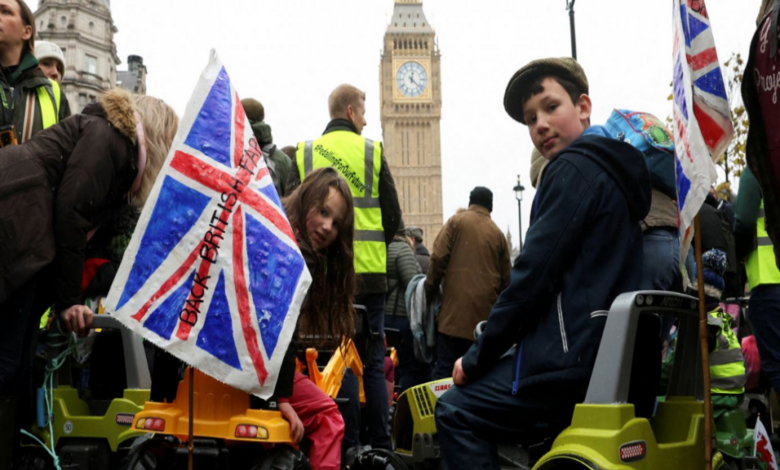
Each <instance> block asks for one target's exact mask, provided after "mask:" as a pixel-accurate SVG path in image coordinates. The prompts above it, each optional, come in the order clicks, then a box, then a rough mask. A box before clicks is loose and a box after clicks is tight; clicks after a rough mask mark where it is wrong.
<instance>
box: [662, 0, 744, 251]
mask: <svg viewBox="0 0 780 470" xmlns="http://www.w3.org/2000/svg"><path fill="white" fill-rule="evenodd" d="M673 5H674V8H673V10H674V12H673V13H674V92H673V96H674V129H673V134H674V140H675V157H676V160H677V196H678V200H677V202H678V205H679V211H680V212H679V219H680V234H681V242H682V254H683V256H682V260H684V259H685V256H684V255H685V253H686V252H687V250H688V247H689V246H690V241H691V238H692V237H693V230H691V225H692V223H693V218H694V217H695V216H696V214H697V213H698V212H699V209H700V208H701V205H702V203H703V202H704V199H705V198H706V196H707V192H708V191H709V188H710V185H711V184H712V181H713V180H714V179H715V178H716V177H717V175H716V174H715V170H714V168H713V165H712V162H713V161H715V160H717V159H718V158H719V157H720V156H721V155H722V154H723V152H724V151H725V150H726V148H727V147H728V145H729V143H730V142H731V138H732V136H733V135H734V129H733V127H732V125H731V118H730V111H729V101H728V95H727V94H726V87H725V84H724V82H723V75H722V73H721V70H720V64H719V62H718V54H717V51H716V50H715V40H714V38H713V35H712V27H711V26H710V20H709V16H708V15H707V7H706V5H705V4H704V0H673Z"/></svg>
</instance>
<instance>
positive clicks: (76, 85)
mask: <svg viewBox="0 0 780 470" xmlns="http://www.w3.org/2000/svg"><path fill="white" fill-rule="evenodd" d="M35 21H36V23H37V24H36V27H37V29H38V39H43V40H46V41H51V42H53V43H55V44H57V45H58V46H60V47H61V48H62V52H63V53H64V54H65V62H66V64H65V76H64V77H63V80H62V90H63V92H64V93H65V96H67V98H68V103H70V109H71V111H72V112H73V113H79V112H81V110H82V109H84V106H86V105H87V104H88V103H90V102H92V101H95V100H96V99H97V96H98V95H99V94H100V92H101V91H103V90H108V89H109V88H113V87H114V86H115V84H116V66H117V65H119V63H120V60H119V57H118V56H117V54H116V45H115V44H114V33H116V32H117V28H116V26H114V21H113V20H112V19H111V9H110V4H109V0H41V1H40V2H38V11H36V12H35Z"/></svg>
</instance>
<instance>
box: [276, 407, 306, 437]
mask: <svg viewBox="0 0 780 470" xmlns="http://www.w3.org/2000/svg"><path fill="white" fill-rule="evenodd" d="M278 406H279V412H280V413H282V416H284V419H286V420H287V421H288V422H289V423H290V437H292V440H293V442H295V443H296V444H300V443H301V441H302V440H303V423H302V422H301V419H300V418H299V417H298V413H296V412H295V410H294V409H293V407H292V405H290V403H289V402H279V404H278Z"/></svg>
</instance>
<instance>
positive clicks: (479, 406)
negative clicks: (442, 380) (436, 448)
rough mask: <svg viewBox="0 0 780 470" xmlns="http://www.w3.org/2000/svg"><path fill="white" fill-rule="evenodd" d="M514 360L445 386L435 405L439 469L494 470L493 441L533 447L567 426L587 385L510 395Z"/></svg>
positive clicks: (494, 448)
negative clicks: (448, 388)
mask: <svg viewBox="0 0 780 470" xmlns="http://www.w3.org/2000/svg"><path fill="white" fill-rule="evenodd" d="M515 361H516V357H515V356H514V355H509V356H507V357H504V358H503V359H501V360H500V361H499V362H498V364H496V366H495V367H493V368H492V370H490V371H488V372H487V373H486V374H485V375H484V376H482V377H480V378H478V379H476V380H474V381H473V382H469V383H468V384H466V385H465V386H462V387H453V388H451V389H450V390H449V391H447V393H445V394H444V395H442V397H441V398H439V400H438V401H437V402H436V429H437V430H438V433H439V445H440V449H441V457H442V468H443V469H444V470H453V469H463V470H475V469H480V470H482V469H487V468H494V469H498V468H499V464H498V455H497V449H496V442H497V441H506V442H517V441H520V442H521V443H525V444H535V443H538V442H541V441H542V440H543V439H544V438H546V437H552V436H555V435H557V434H558V433H560V432H561V431H562V430H563V429H565V428H566V427H567V426H568V425H569V424H571V417H572V414H573V413H574V405H575V404H576V403H578V402H580V401H582V400H583V399H584V398H585V387H586V386H587V384H582V386H578V387H571V386H568V385H567V386H558V387H553V386H550V387H546V390H541V389H539V390H536V391H533V392H529V391H526V390H525V389H521V390H520V391H519V393H518V394H517V395H512V377H513V373H514V365H515ZM575 390H576V391H575Z"/></svg>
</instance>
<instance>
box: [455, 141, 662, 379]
mask: <svg viewBox="0 0 780 470" xmlns="http://www.w3.org/2000/svg"><path fill="white" fill-rule="evenodd" d="M597 134H598V132H587V133H586V135H583V136H581V137H580V138H579V139H577V140H576V141H574V142H573V143H572V144H571V145H570V146H569V147H567V148H566V149H564V150H562V151H561V152H559V153H558V154H556V155H555V156H553V157H552V158H551V159H550V163H549V164H548V165H547V167H546V168H545V169H544V173H543V175H542V180H541V183H540V185H539V189H538V192H537V194H536V198H535V200H534V210H533V212H532V214H531V225H530V227H529V229H528V233H527V238H526V243H525V246H524V247H523V252H522V254H521V255H520V256H518V257H517V259H516V260H515V264H514V267H513V268H512V278H511V282H510V284H509V287H507V288H506V289H505V290H504V291H503V292H502V293H501V295H500V296H499V298H498V301H497V302H496V304H495V305H494V306H493V309H492V310H491V312H490V316H489V318H488V323H487V327H486V329H485V331H484V333H483V334H482V336H480V338H479V339H478V340H477V342H476V343H475V344H474V346H472V348H471V349H470V350H469V351H468V353H466V355H465V356H464V357H463V362H462V367H463V370H464V372H465V373H466V375H467V376H468V378H469V380H470V381H471V380H474V379H476V378H478V377H480V376H481V375H483V374H485V373H486V372H487V371H489V370H490V369H491V368H492V367H493V366H494V365H495V364H496V363H497V362H498V360H499V358H500V357H501V355H503V354H504V353H505V352H506V351H507V350H508V349H509V348H510V347H511V346H512V345H513V344H514V343H520V346H519V356H520V357H519V359H518V363H519V364H518V370H517V371H516V372H515V375H516V376H515V377H507V381H514V386H513V392H515V393H516V391H517V389H518V388H519V389H523V388H526V387H531V386H543V385H545V384H550V383H551V382H552V385H554V386H555V387H559V386H561V385H563V386H565V383H564V382H575V381H576V382H578V383H579V384H582V383H585V384H587V379H588V378H589V377H590V375H591V372H592V370H593V365H594V363H595V360H596V353H597V351H598V347H599V342H600V341H601V336H602V333H603V331H604V325H605V323H606V318H607V314H608V311H609V308H610V306H611V305H612V302H613V300H615V298H616V297H617V296H618V295H619V294H621V293H623V292H629V291H633V290H638V288H639V282H640V277H641V274H642V257H643V250H642V231H641V228H640V226H639V221H640V220H642V219H644V218H645V217H646V216H647V213H648V211H649V210H650V198H651V196H650V175H649V173H648V170H647V166H646V164H645V159H644V156H643V155H642V153H641V152H639V151H638V150H636V149H635V148H634V147H632V146H631V145H629V144H627V143H624V142H621V141H618V140H613V139H609V138H605V137H602V136H600V135H597Z"/></svg>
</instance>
